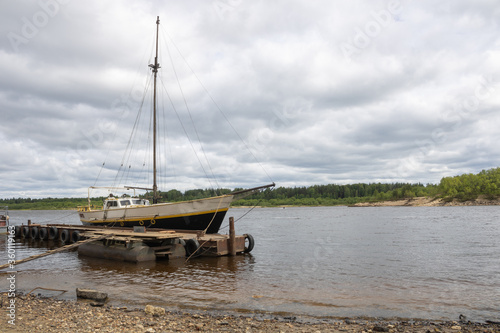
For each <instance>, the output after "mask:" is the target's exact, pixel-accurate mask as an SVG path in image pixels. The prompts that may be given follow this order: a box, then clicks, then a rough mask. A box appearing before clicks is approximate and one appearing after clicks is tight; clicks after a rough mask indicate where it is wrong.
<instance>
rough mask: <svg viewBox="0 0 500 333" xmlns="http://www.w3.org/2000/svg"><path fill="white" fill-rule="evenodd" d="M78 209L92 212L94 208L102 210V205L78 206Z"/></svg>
mask: <svg viewBox="0 0 500 333" xmlns="http://www.w3.org/2000/svg"><path fill="white" fill-rule="evenodd" d="M77 209H78V211H79V212H90V211H92V210H101V209H102V206H95V205H90V206H78V207H77Z"/></svg>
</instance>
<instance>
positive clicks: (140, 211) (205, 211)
mask: <svg viewBox="0 0 500 333" xmlns="http://www.w3.org/2000/svg"><path fill="white" fill-rule="evenodd" d="M159 25H160V18H159V17H157V19H156V55H155V58H154V64H150V65H149V67H150V68H151V71H152V73H153V77H154V80H153V82H154V92H153V147H152V149H153V185H152V187H151V188H141V187H132V186H126V187H124V188H125V189H127V190H128V189H132V190H134V196H132V197H115V196H113V195H112V194H110V196H109V197H108V198H106V199H105V200H104V204H103V207H100V208H97V209H96V208H94V207H93V206H92V205H91V202H90V190H91V189H94V188H96V187H95V186H91V187H90V188H89V199H88V205H87V206H83V207H79V212H78V213H79V216H80V221H81V222H82V224H83V225H93V226H108V227H134V226H145V227H149V228H164V229H176V230H200V231H204V232H205V233H209V234H210V233H217V232H218V231H219V229H220V226H221V224H222V222H223V220H224V217H225V215H226V213H227V211H228V209H229V207H230V205H231V202H232V201H233V200H234V198H235V197H237V196H241V195H248V194H251V193H253V192H256V191H259V190H263V189H266V188H270V187H273V186H275V184H274V183H272V184H268V185H264V186H259V187H254V188H250V189H245V190H240V191H235V192H232V193H229V194H225V195H220V196H215V197H211V198H205V199H198V200H189V201H181V202H168V203H158V186H157V170H156V164H157V156H156V150H157V149H156V145H157V124H156V118H157V115H156V105H157V96H156V79H157V73H158V69H159V68H160V64H159V63H158V32H159ZM108 189H110V188H108ZM136 189H140V190H148V191H152V195H153V203H150V202H149V200H146V199H144V198H141V197H138V196H135V190H136Z"/></svg>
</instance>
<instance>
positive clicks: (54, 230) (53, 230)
mask: <svg viewBox="0 0 500 333" xmlns="http://www.w3.org/2000/svg"><path fill="white" fill-rule="evenodd" d="M56 238H57V228H56V227H50V228H49V239H50V240H53V239H56Z"/></svg>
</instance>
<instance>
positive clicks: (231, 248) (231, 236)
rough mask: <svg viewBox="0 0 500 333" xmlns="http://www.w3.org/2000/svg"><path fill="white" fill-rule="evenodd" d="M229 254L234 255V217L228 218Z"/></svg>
mask: <svg viewBox="0 0 500 333" xmlns="http://www.w3.org/2000/svg"><path fill="white" fill-rule="evenodd" d="M228 242H229V255H231V256H235V255H236V233H235V231H234V217H232V216H231V217H230V218H229V239H228Z"/></svg>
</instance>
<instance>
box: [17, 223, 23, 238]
mask: <svg viewBox="0 0 500 333" xmlns="http://www.w3.org/2000/svg"><path fill="white" fill-rule="evenodd" d="M22 235H23V228H22V227H21V226H20V225H16V237H21V236H22Z"/></svg>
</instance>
